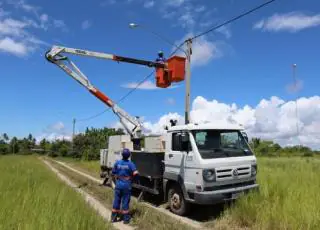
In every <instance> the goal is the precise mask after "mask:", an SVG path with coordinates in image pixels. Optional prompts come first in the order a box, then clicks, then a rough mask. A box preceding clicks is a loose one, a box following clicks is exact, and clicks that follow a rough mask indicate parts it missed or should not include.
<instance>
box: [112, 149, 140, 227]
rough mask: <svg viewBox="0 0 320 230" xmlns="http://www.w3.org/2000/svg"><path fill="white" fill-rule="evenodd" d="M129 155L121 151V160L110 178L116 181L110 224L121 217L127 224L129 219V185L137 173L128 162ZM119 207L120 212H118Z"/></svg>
mask: <svg viewBox="0 0 320 230" xmlns="http://www.w3.org/2000/svg"><path fill="white" fill-rule="evenodd" d="M130 155H131V153H130V150H129V149H123V151H122V160H118V161H117V162H116V163H115V164H114V166H113V169H112V176H114V177H115V179H116V186H115V190H114V201H113V207H112V214H111V221H112V222H115V221H117V218H118V217H121V216H122V218H123V222H124V223H125V224H128V223H129V222H130V219H131V216H130V214H129V204H130V198H131V183H132V180H133V179H136V178H137V176H138V171H137V169H136V166H135V164H134V163H133V162H132V161H130V160H129V157H130ZM120 205H121V208H122V210H120ZM121 214H122V215H121Z"/></svg>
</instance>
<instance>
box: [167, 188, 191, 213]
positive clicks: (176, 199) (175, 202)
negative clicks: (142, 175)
mask: <svg viewBox="0 0 320 230" xmlns="http://www.w3.org/2000/svg"><path fill="white" fill-rule="evenodd" d="M168 201H169V206H170V210H171V211H172V212H173V213H174V214H177V215H179V216H183V215H185V214H187V212H188V208H189V204H188V203H187V202H186V200H185V199H184V196H183V193H182V191H181V188H180V187H179V186H178V185H173V186H172V187H170V188H169V191H168Z"/></svg>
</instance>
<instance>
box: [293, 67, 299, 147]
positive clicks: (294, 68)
mask: <svg viewBox="0 0 320 230" xmlns="http://www.w3.org/2000/svg"><path fill="white" fill-rule="evenodd" d="M296 68H297V64H293V65H292V77H293V81H294V90H293V91H296V92H298V81H297V76H296ZM295 104H296V126H297V140H298V143H299V147H301V141H300V134H299V120H298V119H299V118H298V99H297V98H296V100H295Z"/></svg>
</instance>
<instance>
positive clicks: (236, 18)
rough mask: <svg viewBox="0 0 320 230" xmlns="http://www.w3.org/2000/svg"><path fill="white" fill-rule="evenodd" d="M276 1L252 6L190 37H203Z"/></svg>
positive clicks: (272, 0) (271, 0)
mask: <svg viewBox="0 0 320 230" xmlns="http://www.w3.org/2000/svg"><path fill="white" fill-rule="evenodd" d="M274 1H276V0H270V1H268V2H265V3H263V4H261V5H259V6H256V7H254V8H252V9H251V10H249V11H246V12H244V13H242V14H240V15H238V16H236V17H234V18H231V19H230V20H228V21H225V22H224V23H222V24H220V25H218V26H214V27H212V28H211V29H209V30H207V31H204V32H202V33H200V34H198V35H195V36H194V37H192V38H190V39H191V40H194V39H196V38H198V37H201V36H203V35H205V34H207V33H210V32H212V31H214V30H217V29H219V28H221V27H223V26H225V25H227V24H230V23H232V22H234V21H236V20H238V19H240V18H242V17H244V16H247V15H248V14H251V13H253V12H254V11H257V10H259V9H260V8H262V7H265V6H267V5H269V4H270V3H272V2H274Z"/></svg>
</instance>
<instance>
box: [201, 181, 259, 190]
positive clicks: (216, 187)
mask: <svg viewBox="0 0 320 230" xmlns="http://www.w3.org/2000/svg"><path fill="white" fill-rule="evenodd" d="M253 184H255V181H254V180H251V181H245V182H241V183H231V184H224V185H216V186H211V187H205V188H204V189H203V191H207V192H208V191H215V190H221V189H229V188H237V187H242V186H248V185H253Z"/></svg>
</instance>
